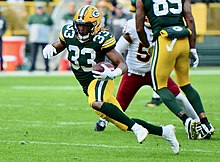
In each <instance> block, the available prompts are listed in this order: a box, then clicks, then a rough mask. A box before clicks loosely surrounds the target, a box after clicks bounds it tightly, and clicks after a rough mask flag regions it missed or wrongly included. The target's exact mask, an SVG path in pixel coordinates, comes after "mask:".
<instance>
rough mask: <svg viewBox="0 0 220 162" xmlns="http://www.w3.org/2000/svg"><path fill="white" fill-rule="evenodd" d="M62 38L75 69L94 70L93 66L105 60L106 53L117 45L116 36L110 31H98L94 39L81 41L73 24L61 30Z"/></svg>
mask: <svg viewBox="0 0 220 162" xmlns="http://www.w3.org/2000/svg"><path fill="white" fill-rule="evenodd" d="M59 38H60V40H61V42H62V43H63V44H65V46H66V47H67V50H68V52H69V54H68V60H69V61H70V62H71V66H72V67H73V68H74V69H75V70H80V71H81V70H82V72H89V71H92V66H94V65H95V64H96V63H98V62H100V61H104V60H105V53H107V52H109V51H110V50H112V49H113V48H114V47H115V44H116V40H115V37H114V36H113V35H112V34H110V33H109V32H108V31H100V32H98V33H97V34H96V35H95V36H94V37H93V38H92V39H90V40H87V41H85V42H81V41H80V40H79V39H77V38H76V34H75V30H74V28H73V26H72V25H65V26H64V27H63V28H62V31H61V32H60V37H59Z"/></svg>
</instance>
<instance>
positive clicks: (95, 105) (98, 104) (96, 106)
mask: <svg viewBox="0 0 220 162" xmlns="http://www.w3.org/2000/svg"><path fill="white" fill-rule="evenodd" d="M102 105H103V102H93V103H92V108H93V109H95V110H99V109H100V108H101V107H102Z"/></svg>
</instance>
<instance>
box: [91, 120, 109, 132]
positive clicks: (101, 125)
mask: <svg viewBox="0 0 220 162" xmlns="http://www.w3.org/2000/svg"><path fill="white" fill-rule="evenodd" d="M107 125H108V121H107V120H105V119H102V118H100V119H99V120H98V122H97V123H96V124H95V127H94V131H97V132H100V131H104V130H105V128H106V127H107Z"/></svg>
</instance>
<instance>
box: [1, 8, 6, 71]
mask: <svg viewBox="0 0 220 162" xmlns="http://www.w3.org/2000/svg"><path fill="white" fill-rule="evenodd" d="M6 30H7V22H6V20H5V18H4V17H3V16H2V14H1V6H0V71H3V70H4V67H3V64H4V61H3V57H2V36H3V35H4V34H5V32H6Z"/></svg>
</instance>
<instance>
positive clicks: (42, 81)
mask: <svg viewBox="0 0 220 162" xmlns="http://www.w3.org/2000/svg"><path fill="white" fill-rule="evenodd" d="M201 69H202V70H201ZM191 81H192V83H193V86H194V87H195V88H196V89H197V90H198V91H199V93H200V95H201V98H202V101H203V104H204V107H205V110H206V114H207V116H208V117H209V120H210V122H211V123H212V125H213V126H214V127H215V130H216V132H215V134H214V135H213V136H212V138H211V139H210V140H188V139H187V135H186V133H185V130H184V126H183V125H182V122H181V121H180V120H179V119H178V118H177V117H176V116H175V115H173V114H172V113H171V112H170V111H169V110H168V109H167V108H166V107H165V106H164V105H161V106H159V107H157V108H146V107H144V104H145V103H146V101H148V100H150V98H151V89H150V88H149V87H143V88H142V89H141V90H140V91H139V92H138V93H137V95H136V96H135V98H134V100H133V102H132V103H131V105H130V107H129V109H128V110H127V112H126V113H127V114H128V115H129V116H130V117H137V118H141V119H144V120H146V121H148V122H151V123H153V124H156V125H167V124H170V123H171V124H174V125H175V126H176V135H177V138H178V140H179V142H180V145H181V151H180V153H179V155H174V154H173V153H172V150H171V149H170V146H169V144H168V143H167V141H165V140H164V139H162V138H161V137H158V136H153V135H149V136H148V138H147V140H145V142H144V143H143V144H142V145H141V144H138V143H137V140H136V137H135V135H134V134H133V133H131V132H123V131H120V130H119V129H117V128H116V127H115V126H114V125H112V124H109V125H108V127H107V129H106V130H105V131H104V132H94V131H93V127H94V124H95V122H96V121H97V120H98V116H97V115H96V114H95V113H94V112H93V110H92V109H91V108H90V107H89V106H88V104H87V98H86V96H85V95H84V94H83V92H82V90H81V87H80V86H79V84H78V82H77V81H76V79H75V78H74V77H73V76H72V75H71V74H70V73H68V74H66V75H60V76H59V75H53V74H49V75H34V74H33V75H18V76H14V75H7V73H6V74H1V73H0V161H1V162H11V161H15V162H66V161H82V162H84V161H88V162H99V161H102V162H104V161H105V162H110V161H111V162H125V161H126V162H146V161H149V162H151V161H152V162H161V161H167V162H176V161H179V162H217V161H220V134H219V126H220V111H219V105H220V99H219V97H220V95H219V91H220V84H219V83H220V68H211V70H207V69H205V70H204V69H203V68H199V69H198V70H196V71H193V72H192V73H191ZM118 82H119V78H118V79H116V88H115V91H116V89H117V85H118ZM21 141H25V144H21V143H20V142H21Z"/></svg>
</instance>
